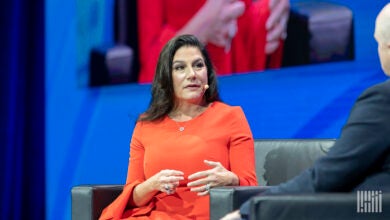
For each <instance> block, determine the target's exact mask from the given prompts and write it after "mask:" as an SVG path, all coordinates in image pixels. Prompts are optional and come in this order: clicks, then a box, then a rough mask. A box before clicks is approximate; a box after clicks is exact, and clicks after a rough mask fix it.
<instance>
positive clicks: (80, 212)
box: [72, 185, 123, 220]
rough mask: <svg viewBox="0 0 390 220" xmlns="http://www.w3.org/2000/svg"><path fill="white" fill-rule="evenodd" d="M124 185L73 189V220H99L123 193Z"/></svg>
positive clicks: (85, 186)
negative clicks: (105, 210) (109, 205)
mask: <svg viewBox="0 0 390 220" xmlns="http://www.w3.org/2000/svg"><path fill="white" fill-rule="evenodd" d="M122 189H123V185H80V186H75V187H73V188H72V220H95V219H98V218H99V216H100V214H101V213H102V211H103V209H104V208H105V207H106V206H107V205H108V204H110V203H111V202H112V201H114V199H115V198H116V197H118V195H119V194H120V193H121V192H122Z"/></svg>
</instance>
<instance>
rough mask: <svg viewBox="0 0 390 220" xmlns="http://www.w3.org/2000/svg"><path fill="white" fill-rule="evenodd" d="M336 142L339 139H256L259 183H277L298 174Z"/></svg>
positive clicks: (262, 184)
mask: <svg viewBox="0 0 390 220" xmlns="http://www.w3.org/2000/svg"><path fill="white" fill-rule="evenodd" d="M334 142H335V139H258V140H255V158H256V174H257V181H258V183H259V185H261V186H264V185H277V184H279V183H282V182H285V181H287V180H289V179H291V178H292V177H294V176H296V175H298V174H299V173H301V172H302V171H303V170H305V169H306V168H309V167H310V166H312V165H313V163H314V161H315V160H316V159H317V158H319V157H321V156H323V155H325V154H326V153H327V152H328V150H329V149H330V148H331V147H332V146H333V144H334Z"/></svg>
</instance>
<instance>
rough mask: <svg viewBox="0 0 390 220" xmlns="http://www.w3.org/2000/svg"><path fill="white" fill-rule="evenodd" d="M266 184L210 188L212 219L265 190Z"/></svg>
mask: <svg viewBox="0 0 390 220" xmlns="http://www.w3.org/2000/svg"><path fill="white" fill-rule="evenodd" d="M267 188H268V187H266V186H231V187H229V186H225V187H215V188H211V189H210V219H211V220H216V219H220V218H221V217H223V216H224V215H226V214H227V213H229V212H232V211H234V210H236V209H238V208H239V207H240V205H241V204H242V203H244V202H245V201H246V200H248V199H249V198H250V197H251V196H254V195H256V194H258V193H261V192H263V191H264V190H265V189H267Z"/></svg>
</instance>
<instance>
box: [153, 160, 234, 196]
mask: <svg viewBox="0 0 390 220" xmlns="http://www.w3.org/2000/svg"><path fill="white" fill-rule="evenodd" d="M204 163H205V164H207V165H208V166H210V167H212V168H211V169H209V170H204V171H199V172H196V173H194V174H191V175H189V176H188V180H190V182H188V184H187V186H188V187H190V188H191V189H190V190H191V191H192V192H196V193H197V195H198V196H204V195H207V194H208V193H209V190H210V188H212V187H216V186H227V185H238V184H239V180H238V177H237V175H236V174H234V173H233V172H231V171H229V170H227V169H225V167H223V166H222V164H221V163H220V162H214V161H209V160H204ZM153 177H154V178H155V179H156V184H155V185H156V186H157V188H158V190H159V191H161V192H165V193H167V194H173V193H175V192H176V187H177V186H179V184H180V181H182V180H184V173H183V172H182V171H179V170H162V171H160V172H159V173H157V174H156V175H155V176H153Z"/></svg>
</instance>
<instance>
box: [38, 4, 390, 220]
mask: <svg viewBox="0 0 390 220" xmlns="http://www.w3.org/2000/svg"><path fill="white" fill-rule="evenodd" d="M334 2H337V3H340V4H344V5H346V6H348V7H349V8H350V9H352V10H353V12H354V19H355V21H354V25H355V33H354V34H355V47H356V49H355V51H356V59H355V60H354V61H348V62H338V63H328V64H320V65H309V66H301V67H291V68H284V69H282V70H270V71H265V72H261V73H248V74H246V75H239V76H238V75H234V76H227V77H220V78H219V85H220V91H221V95H222V99H223V100H224V101H225V102H226V103H228V104H231V105H240V106H242V107H243V109H244V111H245V113H246V116H247V119H248V121H249V123H250V126H251V128H252V132H253V135H254V137H255V138H337V137H338V135H339V133H340V129H341V128H342V125H343V124H344V122H345V120H346V118H347V116H348V113H349V110H350V108H351V107H352V104H353V102H354V100H355V99H356V98H357V96H358V95H359V93H360V92H362V91H363V90H364V89H365V88H367V87H368V86H370V85H372V84H374V83H377V82H380V81H383V80H385V79H386V78H385V76H384V74H383V73H382V71H381V69H380V65H379V61H378V56H377V50H376V48H377V45H376V42H375V41H374V38H373V30H374V21H375V17H376V15H377V13H378V12H379V10H380V9H381V8H382V7H383V6H384V5H385V3H387V2H388V1H385V0H374V1H356V0H338V1H334ZM112 5H113V1H112V0H109V1H103V0H101V1H98V0H88V1H86V0H83V1H58V0H48V1H46V6H45V7H46V9H45V27H46V33H45V39H46V42H45V43H46V51H45V54H46V57H45V61H46V64H45V65H46V66H45V68H46V82H45V91H46V92H45V94H46V102H45V103H46V104H45V111H46V116H45V119H46V122H45V123H46V124H45V126H46V134H45V143H46V216H47V219H53V220H54V219H56V220H60V219H70V212H71V210H70V206H71V203H70V199H71V197H70V190H71V187H72V186H75V185H80V184H123V183H124V182H125V179H126V172H127V162H128V153H129V141H130V138H131V134H132V130H133V127H134V124H135V120H136V117H137V115H138V114H139V113H141V112H142V111H144V110H145V109H146V107H147V105H148V103H149V99H150V96H149V91H150V85H137V84H127V85H117V86H106V87H100V88H88V87H86V86H83V85H84V82H85V78H84V77H83V73H85V71H86V63H87V59H86V57H87V52H88V49H89V48H91V47H93V46H95V45H99V44H102V43H110V42H111V41H112V25H111V22H112V21H111V17H112V14H110V13H111V10H112Z"/></svg>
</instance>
